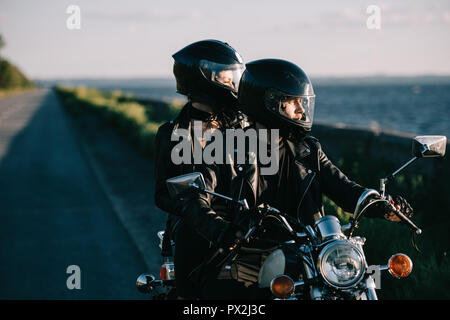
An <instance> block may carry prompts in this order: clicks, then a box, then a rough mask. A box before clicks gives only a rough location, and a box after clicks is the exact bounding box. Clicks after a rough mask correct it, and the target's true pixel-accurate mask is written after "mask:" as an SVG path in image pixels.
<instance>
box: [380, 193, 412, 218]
mask: <svg viewBox="0 0 450 320" xmlns="http://www.w3.org/2000/svg"><path fill="white" fill-rule="evenodd" d="M387 198H388V200H389V201H390V202H391V203H392V204H393V205H394V206H395V207H396V208H397V210H400V212H401V213H403V214H404V215H405V216H406V217H407V218H411V217H412V216H413V214H414V210H413V208H412V207H411V205H410V204H409V203H408V201H406V200H405V199H404V198H402V197H401V196H399V195H395V196H393V197H391V196H387ZM384 218H385V219H387V220H389V221H394V222H400V221H401V220H400V218H399V217H397V216H396V215H395V213H394V212H393V211H392V210H389V209H388V208H387V210H386V212H385V214H384Z"/></svg>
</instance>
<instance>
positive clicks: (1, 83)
mask: <svg viewBox="0 0 450 320" xmlns="http://www.w3.org/2000/svg"><path fill="white" fill-rule="evenodd" d="M34 86H35V85H34V84H33V83H32V82H31V81H30V80H28V78H27V77H26V76H25V75H24V74H23V73H22V72H21V71H20V70H19V69H18V68H17V67H16V66H15V65H13V64H11V63H10V62H9V61H8V60H6V59H3V58H1V57H0V89H2V90H20V89H22V88H32V87H34Z"/></svg>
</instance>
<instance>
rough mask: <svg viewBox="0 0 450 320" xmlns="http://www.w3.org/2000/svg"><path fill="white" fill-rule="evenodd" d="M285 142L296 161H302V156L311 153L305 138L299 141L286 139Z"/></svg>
mask: <svg viewBox="0 0 450 320" xmlns="http://www.w3.org/2000/svg"><path fill="white" fill-rule="evenodd" d="M286 142H287V145H288V146H289V149H290V151H291V152H292V154H293V155H294V160H296V161H302V159H303V158H305V157H307V156H309V155H310V154H311V149H310V147H309V146H308V145H307V144H306V142H305V140H302V141H301V142H293V141H291V140H286Z"/></svg>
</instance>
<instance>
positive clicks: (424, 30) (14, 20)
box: [0, 0, 450, 79]
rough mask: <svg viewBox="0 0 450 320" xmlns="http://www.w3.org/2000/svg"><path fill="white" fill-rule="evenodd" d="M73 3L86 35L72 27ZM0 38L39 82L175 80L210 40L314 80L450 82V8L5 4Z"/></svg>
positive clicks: (47, 0)
mask: <svg viewBox="0 0 450 320" xmlns="http://www.w3.org/2000/svg"><path fill="white" fill-rule="evenodd" d="M69 5H78V6H79V7H80V9H81V29H80V30H68V29H67V27H66V20H67V19H68V17H69V15H68V14H67V13H66V9H67V7H68V6H69ZM369 5H377V6H378V7H379V8H380V9H381V29H380V30H369V29H368V28H367V26H366V21H367V19H368V17H369V14H368V13H367V12H366V10H367V7H368V6H369ZM0 33H1V34H2V35H3V37H4V38H5V40H6V42H7V46H6V47H5V48H4V49H3V50H2V52H1V54H2V55H3V56H5V57H7V58H8V59H10V60H11V61H12V62H14V63H15V64H17V65H18V66H19V67H20V68H21V69H22V70H23V71H24V72H25V73H26V74H27V75H28V76H30V77H32V78H43V79H45V78H54V77H62V78H73V77H114V78H117V77H171V76H172V58H171V55H172V54H173V53H174V52H176V51H177V50H179V49H181V48H182V47H184V46H185V45H187V44H189V43H191V42H194V41H197V40H202V39H219V40H223V41H226V42H228V43H229V44H230V45H232V46H233V47H234V48H235V49H237V50H238V51H239V52H240V53H241V55H242V56H243V58H244V60H246V61H251V60H255V59H260V58H281V59H287V60H290V61H292V62H294V63H296V64H298V65H300V66H301V67H302V68H303V69H304V70H305V71H306V72H308V73H309V74H311V75H313V76H361V75H375V74H385V75H423V74H438V75H444V74H445V75H449V74H450V59H449V57H450V41H449V40H450V0H446V1H439V0H434V1H415V0H410V1H406V0H405V1H402V0H396V1H376V0H371V1H364V0H343V1H299V0H296V1H282V0H279V1H273V0H272V1H264V0H260V1H228V2H226V1H216V0H210V1H194V0H190V1H170V0H165V1H155V0H126V1H125V0H119V1H106V0H95V1H94V0H67V1H66V0H40V1H28V0H14V1H6V0H0Z"/></svg>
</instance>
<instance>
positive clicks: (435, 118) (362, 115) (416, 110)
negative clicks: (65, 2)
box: [37, 76, 450, 137]
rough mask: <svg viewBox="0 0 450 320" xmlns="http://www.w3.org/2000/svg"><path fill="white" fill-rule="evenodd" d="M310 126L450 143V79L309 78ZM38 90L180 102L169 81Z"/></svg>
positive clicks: (76, 83)
mask: <svg viewBox="0 0 450 320" xmlns="http://www.w3.org/2000/svg"><path fill="white" fill-rule="evenodd" d="M311 81H312V83H313V85H314V91H315V95H316V103H315V112H314V122H315V123H320V124H333V125H338V126H346V125H347V126H353V127H361V128H372V129H375V130H388V131H397V132H401V133H407V134H412V135H446V136H448V137H450V77H446V76H426V77H425V76H424V77H385V76H379V77H377V76H375V77H362V78H361V77H360V78H317V79H314V78H311ZM37 82H38V83H39V84H40V85H43V86H52V85H55V84H58V85H66V86H79V85H84V86H87V87H94V88H98V89H100V90H104V91H113V90H120V91H122V92H124V93H130V94H132V95H133V96H135V97H137V98H140V99H152V100H160V101H165V102H172V101H174V100H175V101H178V102H183V101H185V100H186V99H185V97H184V96H182V95H180V94H177V93H176V87H175V81H174V80H173V79H113V80H111V79H72V80H67V79H65V80H57V79H56V80H45V81H44V80H43V81H39V80H38V81H37Z"/></svg>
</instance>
